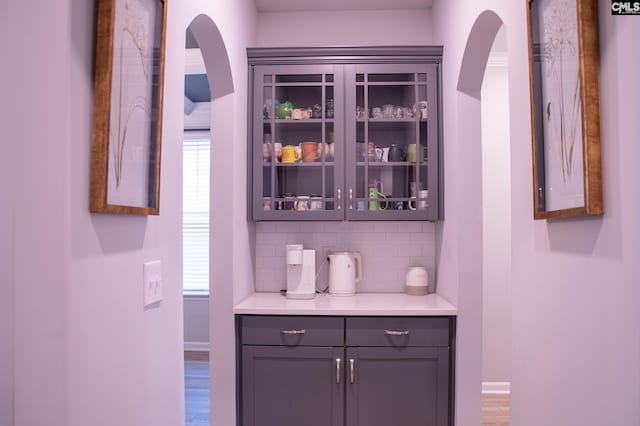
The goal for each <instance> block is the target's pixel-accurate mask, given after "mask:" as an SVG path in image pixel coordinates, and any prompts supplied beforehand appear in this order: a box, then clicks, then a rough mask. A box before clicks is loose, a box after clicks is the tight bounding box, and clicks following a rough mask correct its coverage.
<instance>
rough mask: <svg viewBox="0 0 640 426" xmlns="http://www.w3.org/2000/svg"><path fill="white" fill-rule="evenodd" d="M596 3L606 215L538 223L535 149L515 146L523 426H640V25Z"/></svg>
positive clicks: (517, 362) (516, 369) (517, 354)
mask: <svg viewBox="0 0 640 426" xmlns="http://www.w3.org/2000/svg"><path fill="white" fill-rule="evenodd" d="M598 3H599V15H600V16H599V31H600V67H599V69H600V114H601V141H602V161H603V163H602V168H603V182H604V188H603V190H604V209H605V214H604V216H603V217H601V218H592V219H574V220H561V221H535V222H534V221H532V220H531V194H530V193H529V191H527V190H525V188H528V187H530V183H531V177H530V173H529V170H528V168H527V170H524V169H525V168H526V167H525V165H528V163H526V162H528V161H530V153H529V152H528V151H527V150H528V149H529V147H528V146H525V145H524V144H522V146H520V145H516V144H514V145H512V148H513V151H512V153H513V157H512V158H513V160H512V161H513V170H516V169H517V168H518V165H521V168H522V170H521V171H518V173H517V174H514V179H513V182H512V184H513V186H514V192H513V197H514V198H513V206H514V210H513V219H514V223H513V225H514V226H513V231H514V235H513V238H514V253H513V256H514V258H513V282H514V287H513V320H514V325H513V332H514V333H513V380H512V385H513V386H512V396H513V399H512V411H511V414H512V421H513V423H514V424H518V425H525V426H526V425H537V424H540V423H541V422H544V423H545V424H553V425H559V424H565V425H566V424H576V425H577V424H579V425H585V426H596V425H603V424H611V425H621V426H632V425H637V424H638V419H640V406H639V405H638V403H637V401H640V280H639V279H638V277H639V276H640V263H639V262H638V253H640V221H638V218H639V217H640V191H638V182H640V168H638V161H637V159H638V158H640V146H639V145H638V143H637V141H638V140H640V123H639V122H638V117H639V116H640V102H639V101H638V96H637V94H638V93H640V81H638V74H639V73H640V51H639V49H637V47H631V46H630V41H631V40H633V41H634V43H635V42H636V41H637V40H640V25H638V19H637V17H636V16H626V17H616V16H611V12H610V3H608V2H602V1H601V2H598ZM636 44H637V43H636ZM512 140H513V139H512ZM525 172H526V173H525ZM517 188H522V191H521V193H520V194H517V191H516V189H517ZM516 194H517V195H516ZM532 364H533V365H535V369H532ZM543 418H544V420H542V419H543Z"/></svg>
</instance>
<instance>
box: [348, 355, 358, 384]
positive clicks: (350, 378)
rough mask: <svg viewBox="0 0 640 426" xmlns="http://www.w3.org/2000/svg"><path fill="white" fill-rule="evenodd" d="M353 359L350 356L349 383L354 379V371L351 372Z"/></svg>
mask: <svg viewBox="0 0 640 426" xmlns="http://www.w3.org/2000/svg"><path fill="white" fill-rule="evenodd" d="M355 362H356V361H355V360H354V359H353V358H351V359H350V360H349V383H351V384H353V382H354V381H355V377H354V373H353V365H354V364H355Z"/></svg>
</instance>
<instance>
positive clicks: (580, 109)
mask: <svg viewBox="0 0 640 426" xmlns="http://www.w3.org/2000/svg"><path fill="white" fill-rule="evenodd" d="M526 1H527V24H528V33H529V71H530V89H531V130H532V152H533V206H534V207H533V210H534V218H535V219H547V218H549V219H550V218H566V217H575V216H590V215H602V214H603V212H604V210H603V205H602V170H601V149H600V107H599V103H600V93H599V83H598V29H597V2H596V1H595V0H526Z"/></svg>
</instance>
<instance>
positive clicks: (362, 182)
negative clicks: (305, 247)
mask: <svg viewBox="0 0 640 426" xmlns="http://www.w3.org/2000/svg"><path fill="white" fill-rule="evenodd" d="M350 70H351V72H347V73H346V77H345V79H346V80H345V85H346V88H345V90H346V102H345V109H346V111H345V116H346V119H345V121H346V130H347V131H346V146H347V147H348V149H347V153H346V161H347V167H346V173H347V180H346V183H347V186H346V193H347V197H348V200H349V202H348V204H347V206H346V207H345V208H346V209H347V218H348V219H360V220H375V219H380V220H403V219H405V220H435V219H437V217H438V206H437V202H432V200H434V201H435V200H437V199H438V198H437V197H438V194H437V190H438V162H437V159H438V152H437V149H438V124H437V123H438V119H437V105H436V102H437V90H438V87H437V74H436V73H437V66H436V65H435V64H415V65H414V64H409V65H391V64H388V65H387V64H360V65H354V66H352V67H351V68H350Z"/></svg>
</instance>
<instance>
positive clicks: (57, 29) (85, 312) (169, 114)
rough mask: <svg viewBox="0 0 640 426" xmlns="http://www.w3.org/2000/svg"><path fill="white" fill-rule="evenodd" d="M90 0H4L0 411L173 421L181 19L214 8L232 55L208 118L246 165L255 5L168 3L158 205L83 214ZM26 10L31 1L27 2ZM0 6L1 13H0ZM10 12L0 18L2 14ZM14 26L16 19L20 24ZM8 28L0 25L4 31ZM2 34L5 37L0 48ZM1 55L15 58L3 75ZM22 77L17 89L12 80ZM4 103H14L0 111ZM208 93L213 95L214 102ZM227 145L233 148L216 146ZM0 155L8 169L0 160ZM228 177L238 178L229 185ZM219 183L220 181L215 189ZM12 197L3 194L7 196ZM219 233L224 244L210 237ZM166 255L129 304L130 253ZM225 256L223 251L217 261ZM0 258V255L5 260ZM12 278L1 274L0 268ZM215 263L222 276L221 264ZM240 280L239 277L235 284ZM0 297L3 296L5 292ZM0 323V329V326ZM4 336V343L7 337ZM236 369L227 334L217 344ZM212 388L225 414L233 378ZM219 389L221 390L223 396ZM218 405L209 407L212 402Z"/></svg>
mask: <svg viewBox="0 0 640 426" xmlns="http://www.w3.org/2000/svg"><path fill="white" fill-rule="evenodd" d="M94 7H95V4H94V3H91V2H85V1H83V0H62V1H61V2H56V3H55V5H54V4H53V3H51V2H44V1H41V2H37V5H36V6H35V7H34V5H33V3H30V4H26V3H25V4H22V3H19V2H13V3H12V4H11V5H10V6H9V10H8V9H7V7H5V8H4V9H3V12H7V11H9V13H8V14H6V13H3V15H2V16H3V21H2V23H3V25H2V26H3V32H2V34H1V35H2V41H1V43H2V48H3V53H4V52H5V51H6V49H9V50H11V45H12V44H14V43H15V40H16V37H17V35H18V34H19V35H20V40H21V43H20V44H21V46H20V50H16V51H15V54H14V55H13V57H11V56H10V58H11V63H12V65H11V67H3V74H2V80H3V85H2V88H3V94H5V93H7V92H5V91H4V88H5V86H7V85H9V86H13V87H16V88H17V89H16V90H15V91H14V90H11V91H8V93H9V95H10V97H11V101H10V102H5V103H3V107H2V112H3V114H2V120H3V123H2V126H1V127H2V129H3V130H2V131H3V133H2V141H3V144H4V143H5V141H8V142H10V143H11V144H12V147H10V148H9V149H4V147H3V159H2V165H5V162H6V163H7V164H13V166H14V169H13V171H14V173H13V177H14V180H12V179H11V178H10V177H11V176H9V179H7V180H5V179H4V175H3V179H2V181H1V182H2V184H1V191H0V196H2V198H3V201H4V199H5V196H6V197H8V199H9V204H8V205H9V206H11V207H12V208H13V209H12V210H13V214H14V215H13V219H12V218H11V214H12V211H11V209H9V212H8V213H7V212H6V211H5V209H4V208H3V211H2V216H1V218H0V219H2V222H1V223H2V227H1V228H0V230H1V231H2V234H3V236H4V235H5V234H6V233H7V232H8V231H9V230H13V232H14V235H15V240H14V241H13V242H12V241H11V240H8V243H7V242H6V240H5V239H4V238H3V240H2V241H3V242H2V245H0V250H1V253H0V258H1V259H2V260H3V262H4V261H8V262H10V265H9V266H8V267H7V268H6V269H5V268H4V267H3V268H2V269H0V271H1V272H0V273H1V274H2V276H1V277H0V282H2V283H3V294H2V295H3V296H4V294H5V293H4V292H5V287H4V283H6V282H8V283H10V284H11V282H12V281H15V286H14V287H12V286H11V285H10V287H9V294H11V291H12V288H13V290H14V292H15V294H14V295H13V297H12V299H10V302H9V303H10V304H12V305H13V307H14V310H15V322H14V327H13V330H12V331H13V332H14V335H15V342H14V354H15V357H14V366H13V371H14V377H15V384H14V386H13V389H11V388H10V386H9V390H8V392H11V391H12V390H13V395H14V401H13V412H14V416H13V417H14V419H13V422H12V423H11V418H10V416H11V413H10V412H9V413H8V414H9V417H8V420H7V413H6V412H5V411H4V407H6V406H7V404H8V405H11V401H10V399H11V396H10V395H9V396H7V395H6V394H5V384H4V383H5V382H4V378H5V375H6V362H9V363H10V362H11V361H10V359H9V360H8V361H5V359H4V358H3V360H2V362H1V363H0V374H2V379H3V380H2V382H3V385H2V386H3V387H2V393H0V398H1V399H0V409H2V410H3V411H2V413H1V415H0V421H1V422H5V421H8V422H10V423H8V425H7V426H10V425H11V424H13V425H15V426H23V425H24V426H26V425H28V426H39V425H43V426H44V425H46V426H79V425H89V424H90V425H95V426H100V425H113V424H118V425H132V426H133V425H136V426H137V425H151V424H153V425H159V426H162V425H167V426H169V425H170V426H175V425H180V424H183V422H184V410H183V400H184V395H183V376H182V374H183V372H182V338H183V334H182V333H183V331H182V286H181V278H180V277H181V262H180V259H181V257H180V256H181V255H180V252H181V242H180V241H181V232H180V223H181V221H180V218H181V208H180V206H181V190H180V187H181V149H182V147H181V140H182V131H183V130H182V129H183V122H182V121H183V120H182V117H183V110H182V106H183V102H182V101H183V93H184V88H183V84H184V83H183V81H184V36H185V29H186V27H187V26H188V24H189V22H190V21H191V19H193V18H194V17H195V16H196V15H197V14H198V13H201V12H206V13H208V14H210V15H211V16H212V18H213V19H214V21H216V22H219V23H220V24H219V28H220V32H221V34H222V35H223V38H224V41H225V43H226V44H227V48H228V51H229V56H230V58H231V63H232V69H233V72H234V80H235V81H236V87H235V88H236V92H235V93H234V94H232V95H227V96H226V97H225V104H224V111H223V112H221V111H220V110H218V111H217V112H218V117H223V120H221V121H220V125H219V127H220V128H221V132H222V134H224V135H225V136H227V138H226V140H225V141H226V142H227V144H228V147H229V148H228V149H229V152H228V156H227V161H226V162H227V163H230V164H232V166H229V167H230V168H232V171H233V172H234V173H235V174H236V175H237V176H240V177H242V176H245V175H246V169H245V166H244V164H245V159H246V152H245V149H246V148H245V145H246V108H245V105H246V58H245V50H244V49H245V47H246V46H247V45H249V44H251V41H252V37H253V36H252V33H251V31H252V28H253V27H254V25H253V20H254V19H255V11H254V7H253V4H252V2H250V1H248V0H247V1H243V2H238V1H226V2H224V3H223V4H219V3H218V4H216V5H208V6H207V5H202V4H201V2H199V1H196V0H193V1H185V2H180V3H176V4H173V3H171V4H170V5H169V18H168V28H167V62H166V65H167V66H166V74H165V76H166V84H165V92H164V96H165V98H164V99H165V108H164V122H163V146H162V149H163V153H162V154H163V155H162V182H161V198H160V199H161V215H160V216H157V217H139V216H123V215H106V214H89V212H88V196H89V172H90V171H89V160H90V141H91V123H92V118H91V111H92V84H93V54H94V52H93V43H94V31H95V22H94V16H95V9H94ZM34 11H35V12H34ZM5 17H7V18H8V19H5ZM7 20H9V21H12V22H15V25H7V27H5V26H4V24H5V23H6V21H7ZM18 29H19V31H18ZM7 32H10V34H7ZM5 46H6V48H5ZM6 68H13V69H15V70H16V71H15V74H14V75H9V76H7V75H6V74H5V73H6V71H5V69H6ZM18 88H19V90H18ZM7 108H9V109H11V110H13V111H15V112H14V113H13V114H11V113H8V114H5V113H6V112H7ZM219 108H220V107H219ZM229 160H231V161H229ZM3 169H4V168H3ZM6 170H8V171H11V167H9V168H7V169H6ZM225 185H226V187H227V188H228V189H227V190H228V191H229V193H236V192H242V191H240V190H239V189H237V188H242V190H244V188H245V186H244V182H243V178H239V179H238V180H237V181H231V182H230V181H229V180H227V181H226V183H225ZM235 185H238V186H237V187H236V186H235ZM227 195H228V194H227ZM11 198H13V203H11ZM3 206H5V204H4V203H3ZM239 210H242V212H244V200H242V199H238V200H237V202H236V204H235V205H233V207H232V210H231V211H226V212H225V213H224V214H225V215H226V216H228V217H229V219H228V221H229V223H231V224H232V226H229V227H228V228H227V229H228V232H229V234H228V235H223V236H222V239H221V240H220V241H224V238H227V239H232V238H235V239H236V240H237V241H238V243H237V244H236V245H235V246H234V251H233V252H231V253H230V254H229V257H228V258H229V259H230V262H228V263H227V265H226V266H227V268H226V269H227V270H229V271H230V272H229V275H228V277H230V278H231V279H230V280H226V281H225V286H226V290H224V291H221V292H220V293H221V294H222V295H225V294H226V295H227V296H226V297H227V299H224V298H222V302H224V303H226V304H227V305H228V308H227V309H226V310H224V311H222V310H221V311H220V315H223V316H224V318H223V320H222V321H220V324H224V326H225V327H226V329H225V330H223V331H222V332H221V334H225V335H227V336H228V335H231V338H228V337H226V341H227V342H228V341H231V342H232V341H233V317H232V315H231V312H230V311H231V305H232V303H233V297H234V287H233V283H234V282H235V280H236V279H237V280H238V281H239V282H240V284H239V285H238V286H237V287H236V288H235V291H239V292H240V294H241V295H242V294H243V292H246V290H245V287H247V286H252V285H253V282H252V276H251V261H250V259H251V256H250V250H249V247H250V243H249V238H248V237H247V235H248V234H249V232H248V226H247V224H246V222H243V221H241V220H238V219H236V218H237V217H238V216H240V217H244V215H238V214H237V212H238V211H239ZM219 245H221V244H219ZM11 259H13V262H11ZM152 259H160V260H162V262H163V265H162V266H163V279H164V280H163V282H164V295H163V300H162V302H160V304H159V305H157V306H155V307H153V308H151V309H147V310H143V308H142V283H141V277H142V263H143V262H145V261H148V260H152ZM229 265H231V267H229ZM3 266H4V264H3ZM12 278H14V280H13V279H12ZM225 278H226V277H225ZM238 289H239V290H238ZM11 302H13V303H11ZM0 303H2V306H0V308H4V305H5V302H4V301H3V302H0ZM0 312H2V314H1V315H2V320H4V319H5V315H9V314H6V313H5V312H6V311H5V310H4V309H1V310H0ZM5 330H6V329H5V326H4V324H3V326H2V328H1V329H0V331H1V333H0V339H2V340H1V341H0V342H1V344H2V347H3V348H4V347H5V346H4V343H5V342H6V341H7V340H9V341H10V337H7V334H11V333H6V332H5ZM9 346H10V345H9ZM217 355H218V356H219V358H220V359H221V360H222V362H224V363H225V365H226V366H227V367H226V368H227V369H229V370H231V371H232V372H231V373H230V374H231V375H233V368H229V366H233V362H234V354H233V345H232V344H231V345H229V349H228V350H227V351H226V353H221V354H217ZM221 383H222V384H223V385H225V386H226V385H228V384H229V383H231V386H227V387H226V389H225V390H224V392H219V391H217V396H219V395H221V394H222V395H223V397H222V398H219V399H217V400H216V403H217V404H220V405H222V407H223V409H221V410H218V411H216V412H215V414H214V416H213V419H214V420H215V421H218V418H219V417H225V418H223V419H222V420H221V421H219V422H218V423H219V424H233V416H234V415H235V409H234V408H233V406H230V404H229V401H231V402H233V391H232V389H233V383H234V381H233V379H232V378H231V379H230V378H225V379H224V380H221ZM227 394H229V395H230V396H227ZM216 408H218V407H217V406H216Z"/></svg>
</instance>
